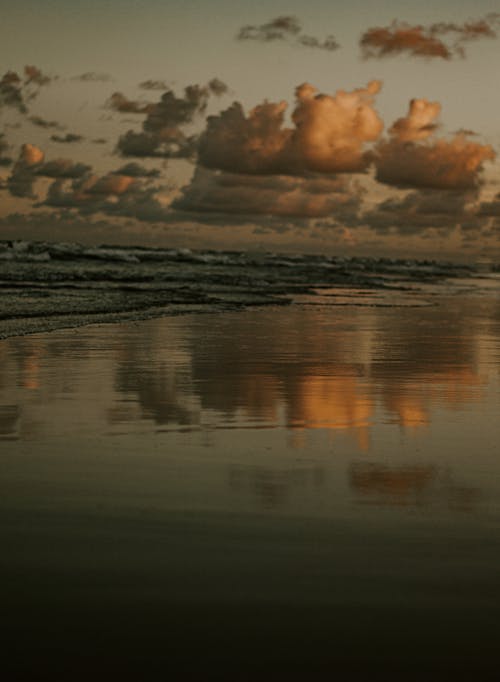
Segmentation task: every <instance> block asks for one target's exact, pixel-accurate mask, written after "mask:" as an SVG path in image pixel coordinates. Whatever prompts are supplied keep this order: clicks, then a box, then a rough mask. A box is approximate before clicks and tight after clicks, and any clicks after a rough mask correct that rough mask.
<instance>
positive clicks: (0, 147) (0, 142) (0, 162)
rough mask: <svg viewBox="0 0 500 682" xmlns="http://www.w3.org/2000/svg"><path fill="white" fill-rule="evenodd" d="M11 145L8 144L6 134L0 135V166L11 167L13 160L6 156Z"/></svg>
mask: <svg viewBox="0 0 500 682" xmlns="http://www.w3.org/2000/svg"><path fill="white" fill-rule="evenodd" d="M9 147H10V145H9V143H8V142H7V139H6V137H5V134H4V133H0V166H10V165H11V163H12V159H11V158H10V157H9V156H5V152H6V151H7V150H8V149H9Z"/></svg>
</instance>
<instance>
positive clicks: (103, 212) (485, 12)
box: [0, 0, 500, 260]
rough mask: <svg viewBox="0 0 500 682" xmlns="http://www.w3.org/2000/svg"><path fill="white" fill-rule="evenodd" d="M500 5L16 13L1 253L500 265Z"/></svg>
mask: <svg viewBox="0 0 500 682" xmlns="http://www.w3.org/2000/svg"><path fill="white" fill-rule="evenodd" d="M495 4H496V3H494V2H492V1H489V0H476V1H475V2H472V1H470V0H460V1H456V0H455V1H454V2H451V1H448V0H437V1H436V2H434V3H433V4H432V6H430V7H422V6H419V5H417V4H416V3H414V2H407V1H403V2H402V1H397V2H395V1H393V0H386V1H385V2H383V3H376V4H373V5H370V6H368V5H367V3H365V2H360V0H352V1H351V2H349V3H344V2H342V3H341V2H335V1H332V0H330V1H328V2H326V0H310V1H309V2H308V3H304V2H299V1H297V0H295V1H293V2H281V0H280V1H277V0H266V2H253V3H251V4H250V3H248V2H243V1H242V0H231V1H229V0H211V2H210V3H207V2H202V1H201V0H200V1H195V0H140V1H138V0H107V1H104V0H100V1H97V0H79V1H76V0H45V1H44V3H43V6H42V4H41V3H40V2H39V0H36V1H35V0H18V1H17V2H16V3H11V2H9V3H7V2H6V0H0V10H1V9H4V11H3V12H2V22H1V24H0V239H41V240H47V239H49V240H58V241H75V242H83V243H107V244H144V245H153V246H173V247H186V248H194V249H196V248H214V249H234V248H237V249H251V250H253V249H258V250H261V249H266V250H274V251H283V252H289V251H294V252H312V253H333V254H345V255H376V256H381V255H387V256H394V257H432V258H434V257H436V258H437V257H443V256H444V257H450V258H458V259H461V260H474V259H478V258H479V259H481V258H488V257H493V258H497V257H500V239H499V237H500V167H499V160H498V150H499V148H500V117H499V116H498V111H499V110H500V90H499V89H498V86H497V74H496V64H497V63H498V58H499V56H500V13H498V12H496V10H497V9H498V7H495ZM3 5H5V7H3Z"/></svg>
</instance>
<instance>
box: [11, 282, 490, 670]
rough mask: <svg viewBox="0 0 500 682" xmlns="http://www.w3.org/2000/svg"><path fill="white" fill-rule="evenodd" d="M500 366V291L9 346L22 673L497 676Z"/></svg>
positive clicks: (73, 334) (16, 630)
mask: <svg viewBox="0 0 500 682" xmlns="http://www.w3.org/2000/svg"><path fill="white" fill-rule="evenodd" d="M347 293H348V292H347ZM336 302H337V303H338V299H337V300H336ZM347 302H348V301H347ZM318 303H320V305H318ZM499 369H500V301H499V299H498V297H496V296H495V295H492V296H490V297H484V296H474V295H472V294H469V295H462V296H457V295H454V296H450V297H439V298H434V299H432V300H431V305H423V304H422V301H421V300H420V298H418V297H415V298H414V299H412V298H411V296H410V295H409V296H408V298H407V300H406V303H405V305H403V304H402V302H401V305H400V306H399V307H394V306H392V307H391V306H382V307H374V306H373V305H366V306H364V305H356V306H352V305H345V306H339V305H336V306H333V305H329V304H328V297H327V296H325V297H323V298H322V299H318V298H317V299H314V301H312V300H311V299H308V298H307V297H304V298H303V300H302V302H301V303H300V304H297V305H293V306H291V307H287V308H283V307H276V308H275V307H266V308H259V309H257V308H256V309H252V310H248V311H240V312H234V313H230V312H225V313H220V314H203V315H188V316H183V317H176V318H162V319H156V320H149V321H145V322H138V323H127V324H117V325H102V326H89V327H84V328H80V329H77V330H61V331H55V332H53V333H50V334H39V335H33V336H27V337H24V338H12V339H7V340H4V341H2V342H0V448H1V455H0V466H1V472H2V474H1V477H0V478H1V497H0V512H1V513H0V541H1V543H2V553H1V557H0V581H1V585H2V588H3V589H2V612H3V618H2V625H1V630H2V632H1V636H2V641H3V642H4V645H5V651H7V652H8V653H7V654H6V655H5V658H4V662H3V667H4V670H6V671H7V673H8V679H89V678H92V679H100V678H101V677H102V676H103V675H106V676H107V677H108V678H111V679H115V678H116V679H119V678H124V677H125V678H128V677H129V678H130V679H132V678H133V679H158V678H160V679H162V678H167V676H168V677H173V679H178V680H184V679H186V680H188V679H189V680H191V679H196V680H212V679H213V680H216V679H217V680H220V679H227V680H256V679H259V680H281V679H283V680H285V679H302V680H319V679H324V678H325V679H326V678H331V677H335V676H340V677H341V679H346V678H348V677H349V678H355V679H397V680H406V679H408V680H411V679H415V680H421V679H462V678H463V676H464V673H465V675H466V677H469V678H472V679H475V678H482V679H489V678H490V677H491V678H492V679H493V677H492V675H493V674H494V671H496V667H497V643H498V634H499V626H498V622H499V616H500V592H499V588H500V577H499V571H498V566H499V565H500V539H499V538H500V536H499V532H498V531H499V527H500V503H499V502H498V500H499V499H500V495H499V493H500V459H499V447H498V446H499V436H500V426H499V422H498V414H499V412H500V410H499V407H500V381H499V378H500V374H499Z"/></svg>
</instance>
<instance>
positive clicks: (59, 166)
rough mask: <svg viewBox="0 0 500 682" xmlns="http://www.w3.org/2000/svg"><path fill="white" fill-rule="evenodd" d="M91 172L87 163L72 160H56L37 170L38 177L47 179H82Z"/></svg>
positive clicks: (44, 164)
mask: <svg viewBox="0 0 500 682" xmlns="http://www.w3.org/2000/svg"><path fill="white" fill-rule="evenodd" d="M90 170H91V166H88V165H87V164H85V163H75V162H74V161H71V160H70V159H54V160H53V161H47V162H45V163H43V164H42V165H40V166H38V167H37V168H36V171H35V173H36V175H38V176H42V177H45V178H81V177H83V176H84V175H86V174H87V173H88V172H89V171H90Z"/></svg>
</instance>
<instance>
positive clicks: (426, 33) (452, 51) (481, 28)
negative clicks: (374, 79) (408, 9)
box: [359, 13, 500, 60]
mask: <svg viewBox="0 0 500 682" xmlns="http://www.w3.org/2000/svg"><path fill="white" fill-rule="evenodd" d="M499 22H500V15H499V14H497V13H492V14H488V15H487V16H486V17H484V18H482V19H476V20H471V21H467V22H464V23H463V24H456V23H453V22H441V23H436V24H431V25H429V26H421V25H417V26H411V25H410V24H406V23H404V22H398V21H393V22H392V24H390V26H383V27H374V28H370V29H368V30H367V31H365V32H364V33H363V34H362V36H361V38H360V42H359V44H360V47H361V53H362V56H363V57H364V58H365V59H369V58H373V57H375V58H381V57H388V56H392V55H399V54H404V53H406V54H408V55H411V56H413V57H425V58H439V59H447V60H449V59H452V58H453V57H455V56H460V57H464V56H465V49H464V43H467V42H470V41H472V40H477V39H479V38H496V36H497V32H496V30H495V29H496V27H497V26H498V24H499ZM445 36H447V37H448V39H446V38H445Z"/></svg>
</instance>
